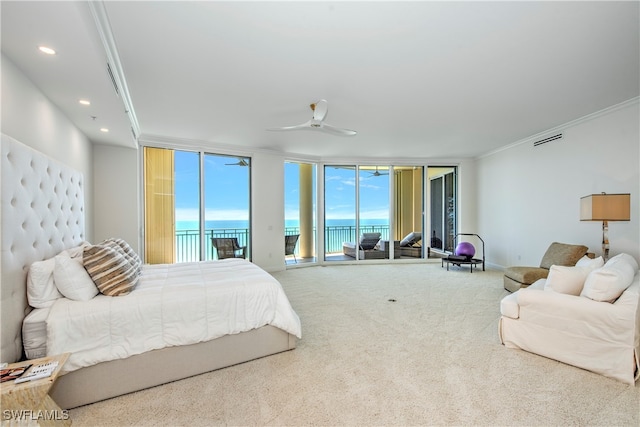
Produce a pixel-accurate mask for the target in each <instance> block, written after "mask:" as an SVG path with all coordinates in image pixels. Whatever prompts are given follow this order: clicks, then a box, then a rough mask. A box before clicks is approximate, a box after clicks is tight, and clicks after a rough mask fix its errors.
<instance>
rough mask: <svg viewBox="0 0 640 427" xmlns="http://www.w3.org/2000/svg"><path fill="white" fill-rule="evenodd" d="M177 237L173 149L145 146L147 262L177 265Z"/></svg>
mask: <svg viewBox="0 0 640 427" xmlns="http://www.w3.org/2000/svg"><path fill="white" fill-rule="evenodd" d="M175 235H176V232H175V183H174V153H173V150H168V149H163V148H152V147H144V246H145V251H144V254H145V256H144V259H145V263H148V264H171V263H174V262H175Z"/></svg>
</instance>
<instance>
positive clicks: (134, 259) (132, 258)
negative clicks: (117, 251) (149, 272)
mask: <svg viewBox="0 0 640 427" xmlns="http://www.w3.org/2000/svg"><path fill="white" fill-rule="evenodd" d="M103 243H106V244H111V245H113V244H116V245H118V246H119V247H120V248H121V249H122V251H123V252H124V256H125V258H127V260H128V261H129V262H130V263H131V265H132V266H133V267H134V268H136V269H137V270H138V273H140V267H141V266H142V259H140V256H139V255H138V254H137V253H136V251H134V250H133V248H132V247H131V245H129V243H127V242H126V241H125V240H124V239H120V238H113V237H112V238H110V239H107V240H105V241H104V242H103Z"/></svg>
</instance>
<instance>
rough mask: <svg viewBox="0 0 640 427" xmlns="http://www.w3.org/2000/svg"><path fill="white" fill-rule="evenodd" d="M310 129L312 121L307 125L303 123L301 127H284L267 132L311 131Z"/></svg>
mask: <svg viewBox="0 0 640 427" xmlns="http://www.w3.org/2000/svg"><path fill="white" fill-rule="evenodd" d="M310 129H312V127H311V120H309V121H308V122H306V123H302V124H300V125H294V126H282V127H277V128H269V129H267V130H270V131H286V130H310Z"/></svg>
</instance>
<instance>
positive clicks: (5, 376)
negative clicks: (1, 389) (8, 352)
mask: <svg viewBox="0 0 640 427" xmlns="http://www.w3.org/2000/svg"><path fill="white" fill-rule="evenodd" d="M30 367H31V365H25V366H20V367H19V368H4V369H2V370H0V383H3V382H5V381H12V380H15V379H17V378H20V377H21V376H22V375H24V373H25V372H27V370H28V369H29V368H30Z"/></svg>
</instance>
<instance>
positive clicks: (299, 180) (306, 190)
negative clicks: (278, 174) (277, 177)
mask: <svg viewBox="0 0 640 427" xmlns="http://www.w3.org/2000/svg"><path fill="white" fill-rule="evenodd" d="M315 189H316V165H314V164H311V163H298V162H285V164H284V204H285V206H284V215H285V216H284V232H285V235H299V238H298V241H297V243H296V245H295V250H294V253H293V255H291V256H287V253H286V251H285V262H286V264H287V265H290V264H297V263H298V262H305V263H306V262H316V240H317V239H316V216H315V212H316V190H315Z"/></svg>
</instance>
